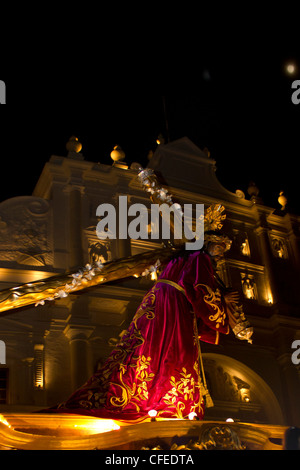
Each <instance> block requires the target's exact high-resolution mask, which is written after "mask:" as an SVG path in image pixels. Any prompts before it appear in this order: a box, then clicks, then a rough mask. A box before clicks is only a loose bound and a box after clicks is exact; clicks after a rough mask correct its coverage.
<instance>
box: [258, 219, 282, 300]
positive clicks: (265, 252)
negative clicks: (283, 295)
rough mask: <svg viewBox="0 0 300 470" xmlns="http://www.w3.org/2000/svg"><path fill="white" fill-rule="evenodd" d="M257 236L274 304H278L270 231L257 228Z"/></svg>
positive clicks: (264, 228)
mask: <svg viewBox="0 0 300 470" xmlns="http://www.w3.org/2000/svg"><path fill="white" fill-rule="evenodd" d="M256 234H257V236H258V239H259V242H260V247H261V257H262V260H263V264H264V267H265V273H266V278H267V281H268V284H269V289H270V292H271V294H272V298H273V303H274V304H275V303H277V302H278V300H279V299H278V294H277V286H276V281H275V277H274V274H273V267H272V261H271V259H272V253H271V247H270V243H269V235H268V229H267V228H266V227H263V226H260V227H257V228H256Z"/></svg>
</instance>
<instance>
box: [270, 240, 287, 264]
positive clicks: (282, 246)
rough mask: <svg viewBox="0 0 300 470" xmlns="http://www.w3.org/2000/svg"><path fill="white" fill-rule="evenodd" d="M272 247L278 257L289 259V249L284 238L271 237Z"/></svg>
mask: <svg viewBox="0 0 300 470" xmlns="http://www.w3.org/2000/svg"><path fill="white" fill-rule="evenodd" d="M271 247H272V251H273V254H274V256H276V258H281V259H288V250H287V246H286V242H285V240H284V239H282V238H278V237H271Z"/></svg>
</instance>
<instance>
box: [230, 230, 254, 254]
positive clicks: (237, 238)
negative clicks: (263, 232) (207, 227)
mask: <svg viewBox="0 0 300 470" xmlns="http://www.w3.org/2000/svg"><path fill="white" fill-rule="evenodd" d="M233 233H234V243H235V245H236V246H237V248H238V250H239V253H240V254H241V255H243V256H247V257H250V255H251V253H250V244H249V239H248V234H247V232H245V231H239V230H235V229H234V230H233Z"/></svg>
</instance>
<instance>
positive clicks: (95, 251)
mask: <svg viewBox="0 0 300 470" xmlns="http://www.w3.org/2000/svg"><path fill="white" fill-rule="evenodd" d="M88 250H89V260H90V263H91V264H93V263H95V262H97V261H101V262H102V263H105V262H106V261H110V258H111V251H110V243H109V242H102V243H101V242H100V241H98V242H90V244H89V248H88Z"/></svg>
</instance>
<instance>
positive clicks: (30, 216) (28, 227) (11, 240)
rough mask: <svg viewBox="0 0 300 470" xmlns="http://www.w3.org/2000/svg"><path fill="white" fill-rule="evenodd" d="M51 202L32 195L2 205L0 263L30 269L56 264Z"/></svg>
mask: <svg viewBox="0 0 300 470" xmlns="http://www.w3.org/2000/svg"><path fill="white" fill-rule="evenodd" d="M49 210H50V205H49V202H48V201H46V200H44V199H41V198H35V197H32V196H22V197H15V198H12V199H8V200H6V201H3V202H2V203H1V204H0V260H2V261H12V262H17V263H19V264H26V265H31V266H44V265H51V264H52V263H53V253H52V249H51V243H50V236H49V232H50V214H49Z"/></svg>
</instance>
